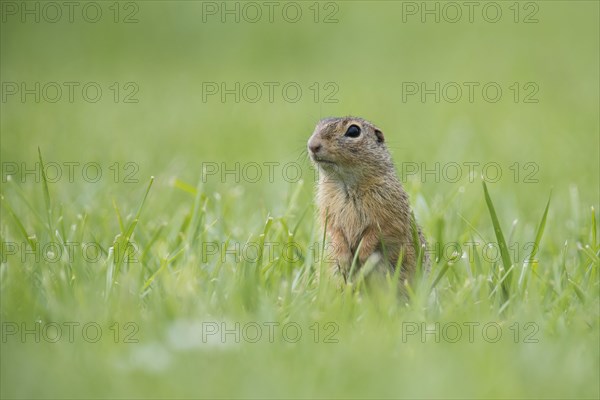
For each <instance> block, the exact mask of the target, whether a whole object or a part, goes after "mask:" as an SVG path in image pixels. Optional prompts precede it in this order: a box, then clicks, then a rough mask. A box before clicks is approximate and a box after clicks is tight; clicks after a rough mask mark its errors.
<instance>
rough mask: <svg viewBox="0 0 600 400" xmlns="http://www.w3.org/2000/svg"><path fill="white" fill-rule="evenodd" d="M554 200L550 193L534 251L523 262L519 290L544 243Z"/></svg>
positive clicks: (534, 244) (536, 236)
mask: <svg viewBox="0 0 600 400" xmlns="http://www.w3.org/2000/svg"><path fill="white" fill-rule="evenodd" d="M551 199H552V192H550V196H548V202H547V203H546V209H545V210H544V214H543V215H542V219H541V221H540V223H539V225H538V229H537V233H536V235H535V242H534V243H533V250H532V251H531V254H529V257H527V260H525V262H523V269H521V276H519V288H523V287H524V283H525V276H526V273H527V270H528V268H529V267H530V266H531V265H533V262H534V259H535V255H536V254H537V252H538V250H539V248H540V242H541V241H542V235H543V234H544V228H545V227H546V217H547V216H548V210H549V209H550V200H551Z"/></svg>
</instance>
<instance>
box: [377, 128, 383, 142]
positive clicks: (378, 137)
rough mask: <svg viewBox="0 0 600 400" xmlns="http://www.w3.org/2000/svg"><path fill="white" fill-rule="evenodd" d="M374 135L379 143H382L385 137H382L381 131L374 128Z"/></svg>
mask: <svg viewBox="0 0 600 400" xmlns="http://www.w3.org/2000/svg"><path fill="white" fill-rule="evenodd" d="M375 136H377V141H378V142H379V143H383V142H384V141H385V138H384V137H383V132H381V131H380V130H379V129H377V128H375Z"/></svg>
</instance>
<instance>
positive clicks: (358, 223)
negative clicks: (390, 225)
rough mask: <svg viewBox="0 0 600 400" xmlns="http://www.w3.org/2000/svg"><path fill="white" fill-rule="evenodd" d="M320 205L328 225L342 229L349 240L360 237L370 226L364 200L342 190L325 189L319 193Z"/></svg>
mask: <svg viewBox="0 0 600 400" xmlns="http://www.w3.org/2000/svg"><path fill="white" fill-rule="evenodd" d="M319 203H320V204H319V206H320V209H321V215H322V217H323V218H325V216H326V218H327V225H328V226H329V227H331V228H333V229H336V230H341V231H342V232H343V233H344V236H345V237H346V238H347V239H348V240H351V241H353V240H356V239H359V238H358V236H360V234H361V233H362V232H363V231H364V230H365V228H366V227H367V226H369V224H370V221H369V219H370V218H369V215H368V213H367V210H366V209H365V207H364V204H363V202H362V200H361V199H360V198H359V197H358V196H355V195H353V194H352V193H347V192H345V191H340V190H323V191H321V192H320V193H319Z"/></svg>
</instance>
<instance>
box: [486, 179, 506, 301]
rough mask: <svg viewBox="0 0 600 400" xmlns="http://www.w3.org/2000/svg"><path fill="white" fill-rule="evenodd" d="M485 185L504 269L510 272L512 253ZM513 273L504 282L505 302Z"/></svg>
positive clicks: (487, 201) (487, 202)
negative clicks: (509, 250)
mask: <svg viewBox="0 0 600 400" xmlns="http://www.w3.org/2000/svg"><path fill="white" fill-rule="evenodd" d="M482 183H483V193H484V195H485V202H486V204H487V207H488V211H489V213H490V217H491V219H492V225H494V233H495V235H496V240H497V241H498V246H499V247H500V256H501V258H502V264H503V265H504V269H505V270H506V271H510V267H511V266H512V261H511V260H510V253H509V252H508V246H506V240H505V239H504V234H503V233H502V228H501V227H500V222H499V221H498V215H497V214H496V210H495V208H494V203H492V199H491V197H490V193H489V192H488V189H487V185H486V184H485V181H482ZM511 275H512V271H510V273H507V274H506V276H505V277H504V280H503V282H502V293H503V295H504V298H505V300H506V299H508V296H509V288H510V281H511Z"/></svg>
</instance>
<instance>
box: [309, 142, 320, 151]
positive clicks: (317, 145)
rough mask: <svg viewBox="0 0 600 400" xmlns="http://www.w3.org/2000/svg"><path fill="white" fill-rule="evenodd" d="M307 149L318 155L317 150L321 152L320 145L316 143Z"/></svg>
mask: <svg viewBox="0 0 600 400" xmlns="http://www.w3.org/2000/svg"><path fill="white" fill-rule="evenodd" d="M308 148H309V149H310V151H311V152H313V153H318V152H319V150H321V145H320V144H318V143H313V144H309V145H308Z"/></svg>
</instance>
